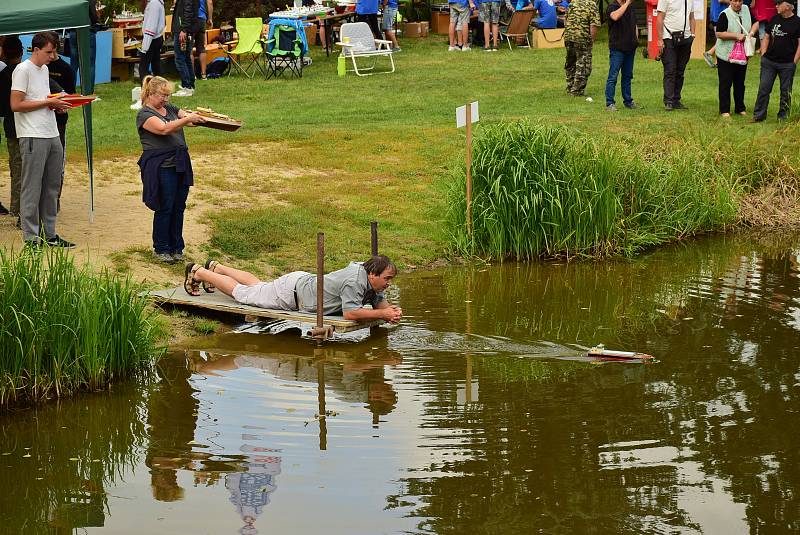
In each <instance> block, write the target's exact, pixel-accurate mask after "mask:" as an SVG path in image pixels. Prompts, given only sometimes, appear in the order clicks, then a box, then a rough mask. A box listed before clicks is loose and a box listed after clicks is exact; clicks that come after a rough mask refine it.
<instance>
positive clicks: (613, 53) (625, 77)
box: [606, 48, 636, 106]
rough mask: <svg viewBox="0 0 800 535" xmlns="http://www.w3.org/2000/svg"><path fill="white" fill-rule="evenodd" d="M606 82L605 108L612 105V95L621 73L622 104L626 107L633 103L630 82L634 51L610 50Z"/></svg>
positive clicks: (615, 90)
mask: <svg viewBox="0 0 800 535" xmlns="http://www.w3.org/2000/svg"><path fill="white" fill-rule="evenodd" d="M608 52H609V67H608V80H606V106H609V105H611V104H614V93H616V92H617V77H618V76H619V73H620V71H622V102H623V103H624V104H625V105H626V106H630V105H631V104H632V103H633V97H632V96H631V80H633V59H634V57H635V56H636V51H635V50H634V51H633V52H623V51H621V50H615V49H613V48H612V49H610V50H609V51H608Z"/></svg>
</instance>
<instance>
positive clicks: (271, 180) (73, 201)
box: [0, 144, 324, 285]
mask: <svg viewBox="0 0 800 535" xmlns="http://www.w3.org/2000/svg"><path fill="white" fill-rule="evenodd" d="M276 149H277V148H276V147H270V146H268V145H267V144H264V145H258V146H253V145H241V144H229V145H226V146H225V147H222V148H219V149H216V151H215V154H214V155H213V157H212V156H203V155H202V154H200V155H198V154H193V156H192V161H193V167H194V170H195V186H194V187H193V188H192V190H191V192H190V194H189V200H188V203H187V212H186V218H185V222H184V238H185V240H186V243H187V247H186V250H185V251H184V254H185V255H186V256H187V258H191V259H196V260H202V259H203V254H202V252H203V251H202V248H203V245H204V244H206V243H207V239H208V232H207V228H206V224H205V223H204V217H205V216H206V214H207V213H208V212H209V210H214V209H217V208H219V207H223V206H224V207H228V208H231V207H238V206H248V207H257V206H263V205H264V204H265V203H277V202H280V201H279V200H278V199H276V194H278V193H280V192H281V191H285V189H286V187H287V181H289V180H291V179H292V178H294V177H297V176H299V175H304V176H308V175H316V174H319V175H323V174H324V173H320V172H318V171H316V170H313V169H308V168H301V167H298V168H292V167H281V166H275V165H270V166H266V165H261V164H259V161H258V159H257V158H254V157H253V155H256V154H259V153H260V154H264V153H265V152H267V153H269V152H268V151H271V152H273V153H274V152H275V151H276ZM282 150H285V148H283V149H282ZM138 156H139V152H138V147H137V150H136V151H135V152H134V151H132V154H131V155H130V156H125V157H121V158H113V159H104V160H95V187H94V221H93V222H90V221H89V185H88V175H87V172H86V161H85V159H83V158H79V157H75V158H74V159H73V160H72V161H69V162H68V163H67V170H66V176H65V181H64V190H63V193H62V198H61V212H60V213H59V217H58V224H57V232H58V233H59V235H61V236H62V237H64V238H65V239H68V240H70V241H73V242H75V243H77V244H78V247H77V248H76V249H75V253H74V254H75V257H76V259H77V260H78V261H87V260H88V261H89V262H91V263H92V264H93V265H96V266H109V267H113V266H114V258H115V257H117V260H118V261H119V257H120V255H119V253H120V252H122V253H124V254H123V255H122V258H124V261H125V262H126V263H127V265H128V266H129V268H130V273H131V274H132V276H133V278H134V279H135V280H137V281H144V282H149V283H155V284H157V285H162V284H176V283H178V282H180V281H177V280H176V276H175V271H176V268H174V267H172V268H169V267H163V266H161V265H159V264H158V263H156V262H154V261H152V260H151V258H150V255H149V253H145V252H144V251H151V250H152V249H151V247H152V241H151V230H152V217H153V213H152V212H151V211H150V210H149V209H148V208H147V207H146V206H145V205H144V204H143V203H142V200H141V194H142V186H141V180H140V178H139V167H138V166H137V165H136V160H137V159H138ZM289 161H291V160H289ZM219 162H225V169H224V170H220V169H219V167H218V166H219ZM0 200H1V201H2V202H3V204H4V205H6V206H8V205H9V204H10V203H9V201H10V178H9V174H8V163H7V160H6V159H5V158H0ZM22 245H23V242H22V233H21V231H19V230H18V229H16V227H15V219H14V218H11V217H9V216H4V217H0V247H2V248H4V249H6V250H8V249H9V248H14V249H15V250H19V249H20V248H21V247H22ZM134 248H135V249H136V250H133V249H134ZM137 251H140V252H137ZM115 253H117V254H115Z"/></svg>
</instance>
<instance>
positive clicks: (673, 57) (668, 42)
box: [656, 0, 695, 111]
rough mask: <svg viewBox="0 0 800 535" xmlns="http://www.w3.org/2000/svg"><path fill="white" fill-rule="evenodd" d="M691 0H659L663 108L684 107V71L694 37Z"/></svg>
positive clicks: (658, 16) (682, 108)
mask: <svg viewBox="0 0 800 535" xmlns="http://www.w3.org/2000/svg"><path fill="white" fill-rule="evenodd" d="M692 5H693V2H691V0H658V5H657V6H656V11H657V12H658V14H657V16H656V28H657V29H658V32H659V34H658V51H659V53H660V54H661V64H662V65H663V66H664V109H665V110H666V111H672V110H685V109H686V106H684V104H683V102H681V90H682V89H683V74H684V72H685V71H686V64H687V63H689V56H691V54H692V41H694V27H695V21H694V11H693V10H692Z"/></svg>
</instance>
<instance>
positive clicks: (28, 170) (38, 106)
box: [0, 32, 76, 248]
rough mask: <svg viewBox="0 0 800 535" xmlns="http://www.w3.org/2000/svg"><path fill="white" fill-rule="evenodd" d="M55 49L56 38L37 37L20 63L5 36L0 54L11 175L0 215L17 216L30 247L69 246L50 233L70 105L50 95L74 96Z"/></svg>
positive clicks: (1, 107) (18, 51)
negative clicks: (7, 197)
mask: <svg viewBox="0 0 800 535" xmlns="http://www.w3.org/2000/svg"><path fill="white" fill-rule="evenodd" d="M59 44H60V43H59V36H58V34H56V33H54V32H41V33H37V34H36V35H35V36H34V37H33V39H32V41H31V50H32V52H31V56H30V58H28V59H26V60H25V61H21V60H22V53H23V47H22V42H21V41H20V39H19V38H18V37H16V36H8V37H6V38H5V39H4V40H3V43H2V53H1V54H0V59H2V61H0V116H2V119H3V132H4V134H5V136H6V146H7V147H8V164H9V170H10V174H11V205H10V207H9V208H5V207H3V206H2V205H0V207H2V210H0V212H2V213H4V214H10V215H12V216H15V217H17V227H18V228H21V229H22V235H23V238H24V240H25V245H26V246H27V247H31V248H41V247H43V246H44V245H49V246H53V247H65V248H73V247H75V244H73V243H71V242H69V241H67V240H65V239H63V238H61V237H60V236H59V235H58V234H57V233H56V218H57V215H58V211H59V208H60V198H61V190H62V187H63V184H64V163H65V160H64V153H65V147H66V125H67V119H68V115H67V113H66V110H67V109H69V108H70V107H71V106H70V104H68V103H67V102H65V101H64V100H62V99H61V98H60V97H59V96H55V95H59V94H61V93H74V92H75V78H76V77H75V71H74V70H73V67H71V66H70V65H69V64H68V63H67V62H65V61H64V60H63V59H62V58H61V57H60V56H59V54H58V50H59ZM51 95H54V96H51Z"/></svg>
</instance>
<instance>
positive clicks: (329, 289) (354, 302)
mask: <svg viewBox="0 0 800 535" xmlns="http://www.w3.org/2000/svg"><path fill="white" fill-rule="evenodd" d="M362 264H363V262H350V265H348V266H347V267H346V268H344V269H340V270H338V271H334V272H332V273H328V274H327V275H325V295H324V297H323V301H322V310H323V314H325V315H326V316H334V315H341V314H342V313H343V312H344V311H348V310H355V309H357V308H362V307H363V306H364V305H372V307H373V308H375V307H376V306H377V305H378V303H380V302H381V301H383V300H384V299H386V297H385V296H384V295H383V292H376V291H375V290H373V288H372V286H370V284H369V279H368V278H367V270H365V269H364V267H363V265H362ZM295 291H296V292H297V305H298V308H299V309H300V310H302V311H305V312H315V311H316V310H317V276H316V275H311V274H308V275H305V276H303V277H301V278H300V280H298V281H297V284H296V285H295Z"/></svg>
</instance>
